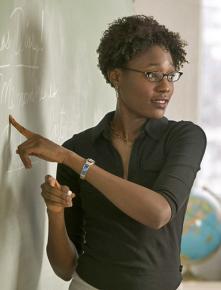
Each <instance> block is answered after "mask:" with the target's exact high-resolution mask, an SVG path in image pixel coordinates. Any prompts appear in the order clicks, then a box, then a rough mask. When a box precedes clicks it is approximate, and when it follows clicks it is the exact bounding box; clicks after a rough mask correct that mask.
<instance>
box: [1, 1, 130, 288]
mask: <svg viewBox="0 0 221 290" xmlns="http://www.w3.org/2000/svg"><path fill="white" fill-rule="evenodd" d="M131 12H132V1H129V0H114V1H107V0H105V1H102V0H97V1H86V0H83V1H71V0H64V1H58V0H57V1H56V0H38V1H37V0H35V1H34V0H26V1H25V0H1V2H0V107H1V114H0V136H1V137H0V158H1V165H0V186H1V193H0V257H1V259H0V283H1V285H0V288H1V289H4V290H15V289H16V290H30V289H32V290H37V289H39V290H41V289H42V290H45V289H47V290H56V289H59V290H62V289H67V288H68V284H67V283H65V282H62V281H61V280H60V279H59V278H56V276H55V274H54V273H53V272H52V270H51V268H50V266H49V263H48V261H47V258H46V255H45V243H46V238H47V234H46V233H47V223H46V220H47V219H46V215H45V205H44V203H43V201H42V199H41V196H40V184H41V183H42V182H43V180H44V176H45V175H46V174H47V173H51V174H54V171H55V165H53V166H52V165H50V166H49V164H47V163H46V162H43V161H39V160H37V159H33V168H32V169H31V170H25V169H24V167H23V165H22V163H21V162H20V160H19V158H18V156H17V155H16V154H15V150H16V147H17V145H18V144H20V143H21V142H22V141H23V140H24V138H22V137H21V136H20V135H19V134H18V133H17V132H16V131H15V130H14V129H13V128H11V127H10V126H9V124H8V115H9V114H12V115H13V116H14V117H15V118H16V119H17V120H18V121H19V122H21V123H22V124H23V125H24V126H27V127H28V128H29V129H30V130H33V131H35V132H38V133H39V134H43V135H44V136H47V137H48V138H50V139H52V140H54V141H55V142H57V143H59V144H61V143H62V142H63V141H64V140H66V139H67V138H70V137H71V136H72V135H73V134H74V133H75V132H79V131H81V130H83V129H85V128H87V127H91V126H93V125H95V124H96V123H97V122H98V121H99V120H100V118H101V117H102V116H103V114H104V113H105V112H107V111H109V110H112V109H113V108H114V106H115V96H114V95H115V94H114V92H113V90H112V89H111V88H109V86H108V85H107V84H106V83H105V81H104V79H103V77H102V75H101V73H100V72H99V70H98V68H97V56H96V52H95V51H96V48H97V46H98V43H99V39H100V37H101V35H102V32H103V31H104V30H105V29H106V27H107V23H109V22H111V21H112V20H113V19H115V18H116V17H118V16H123V15H128V14H131Z"/></svg>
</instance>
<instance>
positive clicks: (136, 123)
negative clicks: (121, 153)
mask: <svg viewBox="0 0 221 290" xmlns="http://www.w3.org/2000/svg"><path fill="white" fill-rule="evenodd" d="M145 122H146V118H141V117H138V116H135V115H134V114H133V113H131V112H128V110H126V109H125V108H120V106H119V105H117V108H116V112H115V114H114V117H113V120H112V126H113V128H114V130H116V131H117V132H118V133H119V134H120V135H121V136H122V138H124V139H125V140H128V142H133V141H134V140H135V139H136V138H137V136H138V135H139V133H140V130H141V128H142V126H143V124H144V123H145Z"/></svg>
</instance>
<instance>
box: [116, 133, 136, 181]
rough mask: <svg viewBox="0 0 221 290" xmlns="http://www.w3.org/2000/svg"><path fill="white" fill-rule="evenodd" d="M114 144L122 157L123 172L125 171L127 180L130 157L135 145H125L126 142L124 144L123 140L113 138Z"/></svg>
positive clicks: (124, 175)
mask: <svg viewBox="0 0 221 290" xmlns="http://www.w3.org/2000/svg"><path fill="white" fill-rule="evenodd" d="M112 144H113V146H114V147H115V149H116V150H117V151H118V153H119V154H120V156H121V161H122V165H123V170H124V174H123V177H124V179H127V178H128V168H129V162H130V155H131V150H132V145H133V144H129V145H128V144H125V143H124V142H122V140H120V139H118V138H112Z"/></svg>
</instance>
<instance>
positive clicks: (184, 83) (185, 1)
mask: <svg viewBox="0 0 221 290" xmlns="http://www.w3.org/2000/svg"><path fill="white" fill-rule="evenodd" d="M133 2H134V11H135V13H136V14H145V15H148V16H154V18H156V20H158V21H159V22H160V23H162V24H164V25H166V26H167V27H168V28H169V29H171V30H173V31H175V32H179V33H180V35H181V37H182V38H183V39H185V40H186V41H187V42H188V48H187V59H188V60H189V64H185V67H184V69H183V72H184V75H183V76H182V79H180V81H179V82H178V83H176V84H175V94H174V97H173V98H172V102H171V103H170V105H169V107H168V111H167V113H166V116H167V117H169V118H171V119H175V120H180V119H184V120H192V121H195V122H199V120H198V108H199V105H198V104H199V102H200V95H199V92H200V90H199V84H200V73H199V67H200V55H201V50H200V49H201V46H200V44H201V2H202V1H201V0H182V1H178V0H135V1H133ZM202 170H206V168H203V169H202ZM220 264H221V248H220V250H218V252H217V253H216V254H214V256H212V257H211V258H210V259H208V260H207V261H205V262H204V263H201V264H198V265H195V266H193V267H192V272H193V273H195V274H196V275H197V276H198V277H202V278H203V279H208V280H221V267H220ZM208 290H209V289H208Z"/></svg>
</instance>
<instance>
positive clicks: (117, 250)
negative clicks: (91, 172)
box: [57, 112, 206, 290]
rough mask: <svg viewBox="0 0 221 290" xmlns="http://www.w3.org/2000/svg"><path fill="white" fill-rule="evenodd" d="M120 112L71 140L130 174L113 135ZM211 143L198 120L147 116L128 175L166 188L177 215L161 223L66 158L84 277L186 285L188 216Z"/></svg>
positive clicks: (108, 166)
mask: <svg viewBox="0 0 221 290" xmlns="http://www.w3.org/2000/svg"><path fill="white" fill-rule="evenodd" d="M113 114H114V112H111V113H108V114H107V115H106V116H105V117H104V118H103V120H102V121H101V122H100V123H99V124H98V125H97V126H95V127H93V128H90V129H87V130H85V131H84V132H81V133H79V134H76V135H74V136H73V137H72V138H71V139H70V140H68V141H66V142H65V143H64V144H63V145H64V146H65V147H66V148H68V149H70V150H73V151H74V152H76V153H78V154H79V155H81V156H82V157H84V158H88V157H90V158H93V159H94V160H95V161H96V165H97V166H99V167H101V168H103V169H105V170H106V171H108V172H110V173H112V174H115V175H117V176H120V177H123V165H122V161H121V158H120V155H119V153H118V152H117V150H116V149H115V148H114V147H113V145H112V143H111V138H110V122H111V120H112V118H113ZM205 148H206V137H205V134H204V132H203V130H202V129H201V128H200V127H199V126H197V125H195V124H194V123H192V122H187V121H180V122H176V121H169V120H168V119H167V118H165V117H163V118H161V119H149V120H147V121H146V123H145V124H144V126H143V129H142V131H141V133H140V135H139V137H138V138H137V139H136V141H135V143H134V145H133V148H132V151H131V157H130V162H129V170H128V180H130V181H131V182H134V183H137V184H140V185H142V186H145V187H147V188H150V189H151V190H154V191H156V192H158V193H160V194H161V195H162V196H164V197H165V198H166V200H167V201H168V203H169V204H170V206H171V210H172V217H171V220H170V221H169V223H168V224H166V225H165V226H164V227H162V228H161V229H159V230H154V229H151V228H150V227H148V226H145V225H143V224H141V223H139V222H137V221H135V220H134V219H132V218H131V217H129V216H128V215H126V214H125V213H123V212H122V211H121V210H120V209H119V208H117V207H116V206H115V205H114V204H112V203H111V202H110V201H109V200H108V199H107V198H106V197H105V196H104V195H103V194H102V193H101V192H99V190H98V189H96V188H95V187H93V186H92V185H91V184H89V183H88V182H87V181H85V180H84V181H82V180H80V179H79V175H78V174H76V173H75V172H74V171H72V170H71V169H70V168H68V167H66V166H64V165H61V164H59V165H58V170H57V179H58V181H59V182H60V183H61V184H63V185H67V186H69V187H70V189H71V190H72V191H73V192H75V193H76V197H75V199H74V201H73V206H72V207H71V208H66V209H65V222H66V227H67V231H68V234H69V237H70V239H71V240H72V241H73V243H74V244H75V246H76V248H77V250H78V253H79V255H80V257H79V260H78V266H77V272H78V274H79V275H80V277H81V278H82V279H83V280H85V281H86V282H87V283H89V284H91V285H92V286H94V287H96V288H98V289H102V290H175V289H176V288H177V287H178V285H179V284H180V282H181V279H182V277H181V269H182V266H181V265H180V244H181V234H182V227H183V220H184V215H185V211H186V207H187V202H188V198H189V193H190V190H191V187H192V185H193V182H194V179H195V177H196V173H197V171H198V170H199V169H200V163H201V160H202V157H203V154H204V151H205Z"/></svg>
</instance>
